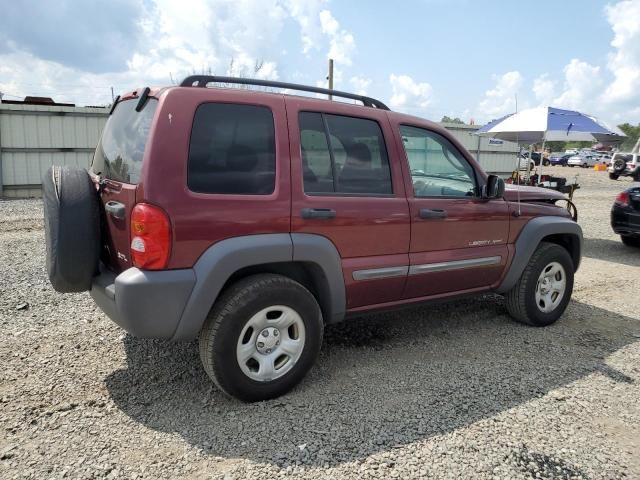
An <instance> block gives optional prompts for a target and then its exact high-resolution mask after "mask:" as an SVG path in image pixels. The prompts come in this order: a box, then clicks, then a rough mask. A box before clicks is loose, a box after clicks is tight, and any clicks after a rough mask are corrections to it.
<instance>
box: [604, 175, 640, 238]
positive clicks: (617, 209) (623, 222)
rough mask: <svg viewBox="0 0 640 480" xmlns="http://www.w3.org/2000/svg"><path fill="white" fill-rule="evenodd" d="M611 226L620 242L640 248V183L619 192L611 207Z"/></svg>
mask: <svg viewBox="0 0 640 480" xmlns="http://www.w3.org/2000/svg"><path fill="white" fill-rule="evenodd" d="M611 227H612V228H613V231H614V232H616V233H617V234H618V235H620V238H621V239H622V243H624V244H625V245H628V246H630V247H638V248H640V183H637V182H636V183H633V184H631V186H630V187H629V188H627V189H626V190H625V191H624V192H621V193H620V194H619V195H618V196H617V197H616V200H615V202H614V203H613V207H612V208H611Z"/></svg>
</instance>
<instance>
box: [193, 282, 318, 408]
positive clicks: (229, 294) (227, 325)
mask: <svg viewBox="0 0 640 480" xmlns="http://www.w3.org/2000/svg"><path fill="white" fill-rule="evenodd" d="M323 330H324V326H323V321H322V313H321V311H320V307H319V306H318V303H317V302H316V299H315V297H314V296H313V295H312V294H311V292H309V290H307V289H306V288H305V287H303V286H302V285H301V284H299V283H298V282H296V281H294V280H292V279H290V278H288V277H284V276H281V275H273V274H259V275H252V276H250V277H246V278H244V279H242V280H240V281H238V282H237V283H235V284H233V285H232V286H230V287H229V288H227V289H226V290H225V291H224V293H223V294H222V295H221V296H220V298H219V299H218V300H216V302H215V304H214V306H213V308H212V309H211V312H210V313H209V316H208V317H207V321H206V323H205V325H204V328H203V329H202V332H200V342H199V343H200V358H201V360H202V363H203V365H204V369H205V371H206V372H207V374H208V375H209V377H211V379H212V380H213V381H214V382H215V384H216V385H217V386H218V387H219V388H220V389H221V390H222V391H223V392H225V393H226V394H227V395H230V396H233V397H236V398H239V399H240V400H243V401H245V402H255V401H260V400H267V399H270V398H274V397H278V396H280V395H282V394H284V393H287V392H288V391H289V390H291V389H292V388H293V387H294V386H295V385H296V384H297V383H298V382H300V380H302V378H303V377H304V376H305V374H306V373H307V372H308V371H309V369H310V368H311V367H312V365H313V364H314V362H315V360H316V358H317V356H318V354H319V352H320V347H321V346H322V334H323Z"/></svg>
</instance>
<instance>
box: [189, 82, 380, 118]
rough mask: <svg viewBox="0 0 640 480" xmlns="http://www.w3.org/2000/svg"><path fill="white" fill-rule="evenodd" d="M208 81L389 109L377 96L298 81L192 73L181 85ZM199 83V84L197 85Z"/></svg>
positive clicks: (205, 83)
mask: <svg viewBox="0 0 640 480" xmlns="http://www.w3.org/2000/svg"><path fill="white" fill-rule="evenodd" d="M208 83H235V84H238V85H256V86H260V87H274V88H286V89H289V90H299V91H302V92H311V93H322V94H324V95H333V96H334V97H342V98H350V99H351V100H358V101H360V102H362V103H363V104H364V106H365V107H374V108H379V109H381V110H389V107H387V106H386V105H385V104H384V103H382V102H381V101H380V100H376V99H375V98H371V97H366V96H364V95H356V94H355V93H349V92H341V91H339V90H331V89H329V88H320V87H311V86H308V85H299V84H297V83H287V82H274V81H272V80H260V79H257V78H236V77H219V76H216V75H191V76H189V77H187V78H185V79H184V80H183V81H182V83H181V84H180V86H181V87H194V86H195V87H206V86H207V84H208ZM196 84H197V85H196Z"/></svg>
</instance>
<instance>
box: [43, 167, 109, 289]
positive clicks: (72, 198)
mask: <svg viewBox="0 0 640 480" xmlns="http://www.w3.org/2000/svg"><path fill="white" fill-rule="evenodd" d="M42 190H43V202H44V231H45V241H46V249H47V273H48V274H49V280H50V281H51V285H53V288H54V289H55V290H57V291H58V292H62V293H70V292H83V291H86V290H90V289H91V281H92V278H93V276H94V275H95V273H96V271H97V269H98V261H99V258H100V209H99V203H98V195H97V192H96V188H95V185H94V183H93V182H92V181H91V178H90V177H89V174H88V173H87V171H86V170H84V169H80V168H75V167H59V166H52V167H51V168H49V170H48V171H47V173H46V174H45V176H44V178H43V180H42Z"/></svg>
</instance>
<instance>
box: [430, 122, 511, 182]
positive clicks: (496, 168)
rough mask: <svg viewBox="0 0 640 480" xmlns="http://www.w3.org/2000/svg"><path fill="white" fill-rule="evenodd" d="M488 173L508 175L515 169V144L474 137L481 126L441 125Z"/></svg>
mask: <svg viewBox="0 0 640 480" xmlns="http://www.w3.org/2000/svg"><path fill="white" fill-rule="evenodd" d="M441 125H442V126H443V127H444V128H446V129H447V130H449V131H450V132H451V133H452V134H453V135H454V136H455V137H456V139H458V141H459V142H460V143H462V145H464V147H465V148H466V149H467V150H469V152H470V153H471V154H472V155H473V156H474V157H475V158H476V160H477V161H478V162H479V163H480V165H482V168H483V169H484V170H485V171H487V172H489V173H496V174H499V175H508V174H510V173H511V172H513V170H515V169H516V168H517V167H516V166H517V164H518V162H517V156H518V152H519V151H520V147H519V146H518V144H517V143H513V142H503V141H502V140H496V139H489V138H484V137H479V136H478V135H474V132H476V131H477V130H479V129H480V127H481V126H482V125H466V124H459V123H442V124H441Z"/></svg>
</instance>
